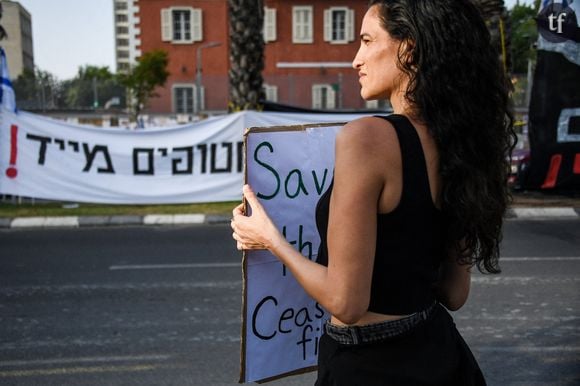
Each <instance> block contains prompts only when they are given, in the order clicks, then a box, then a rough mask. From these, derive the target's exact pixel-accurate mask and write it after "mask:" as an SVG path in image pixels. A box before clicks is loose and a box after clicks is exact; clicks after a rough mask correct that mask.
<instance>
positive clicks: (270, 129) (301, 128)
mask: <svg viewBox="0 0 580 386" xmlns="http://www.w3.org/2000/svg"><path fill="white" fill-rule="evenodd" d="M347 123H348V122H324V123H308V124H303V125H289V126H258V127H256V126H252V127H248V128H246V130H245V131H244V139H245V138H247V136H248V135H249V134H251V133H271V132H277V131H304V130H307V129H311V128H317V127H335V126H344V125H346V124H347Z"/></svg>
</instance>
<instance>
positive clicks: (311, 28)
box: [305, 9, 314, 43]
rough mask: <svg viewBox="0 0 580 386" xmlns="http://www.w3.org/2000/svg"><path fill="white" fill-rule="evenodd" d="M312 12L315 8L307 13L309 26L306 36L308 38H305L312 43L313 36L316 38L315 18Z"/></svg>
mask: <svg viewBox="0 0 580 386" xmlns="http://www.w3.org/2000/svg"><path fill="white" fill-rule="evenodd" d="M312 13H313V10H312V9H311V10H309V11H308V13H307V15H308V17H307V20H306V26H307V28H306V30H307V33H306V36H305V38H306V39H305V40H306V41H307V42H309V43H312V41H313V38H314V25H313V18H314V16H313V15H312Z"/></svg>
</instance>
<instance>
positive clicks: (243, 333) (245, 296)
mask: <svg viewBox="0 0 580 386" xmlns="http://www.w3.org/2000/svg"><path fill="white" fill-rule="evenodd" d="M247 134H249V131H248V129H246V132H245V133H244V140H243V146H244V148H243V154H244V155H245V156H244V184H247V183H248V163H247V161H246V160H247V159H248V154H247V153H248V135H247ZM242 204H243V205H244V212H246V211H247V210H248V203H247V202H246V199H245V197H244V196H243V194H242ZM247 312H248V256H247V253H246V251H242V315H241V317H242V323H241V339H240V378H239V380H238V383H245V382H246V331H247V327H248V325H247V323H248V321H247V318H246V314H247Z"/></svg>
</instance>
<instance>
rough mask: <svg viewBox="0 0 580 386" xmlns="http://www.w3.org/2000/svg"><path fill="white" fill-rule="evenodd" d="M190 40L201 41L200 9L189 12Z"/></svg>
mask: <svg viewBox="0 0 580 386" xmlns="http://www.w3.org/2000/svg"><path fill="white" fill-rule="evenodd" d="M191 39H192V40H193V41H194V42H201V41H202V40H203V17H202V14H201V9H200V8H194V9H192V10H191Z"/></svg>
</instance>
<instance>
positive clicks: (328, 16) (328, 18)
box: [324, 9, 332, 42]
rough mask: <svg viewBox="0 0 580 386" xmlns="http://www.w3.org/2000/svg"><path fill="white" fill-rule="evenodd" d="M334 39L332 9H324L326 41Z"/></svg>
mask: <svg viewBox="0 0 580 386" xmlns="http://www.w3.org/2000/svg"><path fill="white" fill-rule="evenodd" d="M331 40H332V10H330V9H325V10H324V41H325V42H329V41H331Z"/></svg>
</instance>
